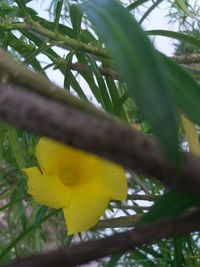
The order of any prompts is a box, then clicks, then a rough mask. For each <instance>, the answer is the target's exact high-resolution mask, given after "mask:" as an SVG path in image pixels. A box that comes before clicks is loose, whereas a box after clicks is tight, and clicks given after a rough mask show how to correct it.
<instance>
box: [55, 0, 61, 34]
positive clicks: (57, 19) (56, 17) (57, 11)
mask: <svg viewBox="0 0 200 267" xmlns="http://www.w3.org/2000/svg"><path fill="white" fill-rule="evenodd" d="M62 6H63V0H58V1H57V4H56V11H55V21H54V25H55V32H57V30H58V26H59V20H60V14H61V11H62Z"/></svg>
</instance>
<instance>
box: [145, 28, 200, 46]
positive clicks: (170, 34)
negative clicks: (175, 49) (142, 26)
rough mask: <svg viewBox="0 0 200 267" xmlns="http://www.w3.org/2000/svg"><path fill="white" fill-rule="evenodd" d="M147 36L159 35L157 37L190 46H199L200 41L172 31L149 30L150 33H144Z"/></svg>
mask: <svg viewBox="0 0 200 267" xmlns="http://www.w3.org/2000/svg"><path fill="white" fill-rule="evenodd" d="M146 33H147V35H155V36H157V35H159V36H164V37H170V38H174V39H177V40H179V41H184V42H187V43H189V44H192V45H196V46H198V47H199V46H200V39H199V38H197V37H194V36H191V35H188V34H185V33H181V32H173V31H166V30H151V31H146Z"/></svg>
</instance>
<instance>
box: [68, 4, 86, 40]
mask: <svg viewBox="0 0 200 267" xmlns="http://www.w3.org/2000/svg"><path fill="white" fill-rule="evenodd" d="M82 16H83V12H82V11H81V10H80V9H79V8H78V6H77V5H71V6H70V18H71V22H72V26H73V30H74V33H75V36H76V38H77V40H80V30H81V21H82Z"/></svg>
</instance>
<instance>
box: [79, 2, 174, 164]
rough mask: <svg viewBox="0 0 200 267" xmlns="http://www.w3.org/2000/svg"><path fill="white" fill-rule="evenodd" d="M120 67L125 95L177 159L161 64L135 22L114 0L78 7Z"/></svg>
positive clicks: (167, 90)
mask: <svg viewBox="0 0 200 267" xmlns="http://www.w3.org/2000/svg"><path fill="white" fill-rule="evenodd" d="M81 8H82V9H84V10H85V11H86V13H87V15H88V17H89V19H90V20H91V21H92V23H93V24H94V26H95V28H96V29H97V31H98V32H99V34H100V35H101V37H102V39H103V40H104V41H105V44H106V46H107V48H108V49H109V51H110V53H111V55H112V56H113V57H114V59H115V60H116V65H118V66H119V67H120V70H121V71H122V73H123V75H124V79H125V81H126V83H127V87H128V92H129V95H130V96H131V97H132V98H133V99H134V101H135V103H136V104H137V106H138V107H139V109H140V110H141V112H142V113H143V115H144V116H145V118H146V119H147V120H148V121H149V122H150V123H151V126H152V129H153V132H154V134H155V135H156V137H157V138H158V139H159V141H160V142H161V143H162V145H163V147H164V148H165V151H166V153H167V155H168V157H169V158H171V159H176V160H177V158H178V155H179V152H178V137H177V125H176V121H175V115H174V107H173V105H172V101H171V96H170V92H169V84H168V83H167V80H166V78H165V77H164V72H165V69H164V66H163V65H162V63H161V61H160V60H159V58H158V56H157V55H156V53H155V51H154V49H153V47H152V45H151V43H150V41H149V40H148V38H147V37H146V36H145V34H144V32H143V31H142V30H141V28H140V27H139V25H138V23H137V22H136V21H135V20H134V18H133V17H132V16H131V15H130V14H129V12H128V11H127V10H126V9H125V8H123V6H121V5H120V4H119V3H118V2H117V1H114V0H89V1H87V2H86V3H85V4H84V5H82V6H81Z"/></svg>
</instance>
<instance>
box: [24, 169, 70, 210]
mask: <svg viewBox="0 0 200 267" xmlns="http://www.w3.org/2000/svg"><path fill="white" fill-rule="evenodd" d="M23 171H24V172H25V173H26V174H27V176H28V192H29V193H30V194H31V195H32V196H33V198H35V200H37V201H38V202H39V203H41V204H44V205H46V206H48V207H50V208H64V207H67V206H68V205H69V202H70V200H71V195H72V192H71V189H70V187H66V186H64V185H63V184H62V183H61V181H60V179H59V178H58V176H56V175H43V174H41V172H40V171H39V169H38V168H37V167H32V168H27V169H23Z"/></svg>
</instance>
